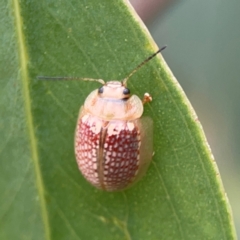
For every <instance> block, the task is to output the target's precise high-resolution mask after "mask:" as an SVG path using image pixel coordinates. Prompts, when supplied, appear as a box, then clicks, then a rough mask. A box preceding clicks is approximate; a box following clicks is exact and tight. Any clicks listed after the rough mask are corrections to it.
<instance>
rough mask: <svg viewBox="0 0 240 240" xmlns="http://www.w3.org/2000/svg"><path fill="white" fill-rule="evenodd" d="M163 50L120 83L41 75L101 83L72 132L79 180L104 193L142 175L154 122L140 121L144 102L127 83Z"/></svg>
mask: <svg viewBox="0 0 240 240" xmlns="http://www.w3.org/2000/svg"><path fill="white" fill-rule="evenodd" d="M165 48H166V47H162V48H161V49H159V50H158V51H157V52H156V53H154V54H153V55H151V56H150V57H148V58H147V59H146V60H144V61H143V62H142V63H141V64H139V65H138V66H137V67H136V68H135V69H134V70H133V71H132V72H131V73H130V74H129V75H128V76H127V77H126V78H125V79H123V80H122V81H115V80H114V81H109V82H105V81H104V80H102V79H92V78H78V77H45V76H40V77H38V78H39V79H49V80H84V81H96V82H99V83H101V84H102V86H101V87H100V88H99V89H96V90H94V91H93V92H91V93H90V94H89V95H88V97H87V98H86V100H85V102H84V105H83V106H82V107H81V108H80V112H79V117H78V121H77V126H76V131H75V155H76V160H77V163H78V167H79V169H80V171H81V172H82V174H83V176H84V177H85V178H86V180H87V181H89V182H90V183H91V184H92V185H94V186H95V187H97V188H100V189H103V190H106V191H117V190H122V189H125V188H128V187H129V186H131V185H132V184H133V183H135V182H136V181H137V180H139V179H140V178H141V177H142V176H143V175H144V173H145V172H146V170H147V168H148V165H149V163H150V161H151V159H152V154H153V146H152V145H153V143H152V141H153V140H152V131H153V129H152V120H151V119H150V118H149V117H142V114H143V104H144V103H146V102H149V101H151V100H152V98H151V96H150V95H149V94H148V93H145V94H144V97H143V100H140V98H139V97H138V96H136V95H130V90H129V89H128V88H127V81H128V79H129V78H130V77H131V76H132V75H133V74H134V73H135V72H136V71H137V70H138V69H139V68H141V67H142V66H143V65H144V64H145V63H147V62H148V61H149V60H151V59H152V58H153V57H155V56H156V55H157V54H158V53H160V52H161V51H162V50H163V49H165Z"/></svg>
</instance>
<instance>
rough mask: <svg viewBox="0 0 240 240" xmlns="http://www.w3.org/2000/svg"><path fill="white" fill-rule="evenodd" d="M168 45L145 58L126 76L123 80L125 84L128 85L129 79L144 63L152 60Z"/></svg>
mask: <svg viewBox="0 0 240 240" xmlns="http://www.w3.org/2000/svg"><path fill="white" fill-rule="evenodd" d="M166 47H167V46H163V47H162V48H160V49H159V50H158V51H157V52H155V53H154V54H153V55H151V56H150V57H148V58H147V59H145V60H144V61H143V62H142V63H140V64H139V65H138V66H137V67H136V68H135V69H134V70H133V71H132V72H131V73H130V74H129V75H128V76H127V77H126V78H124V80H123V85H125V86H126V84H127V81H128V79H129V78H130V77H131V76H132V75H133V74H134V73H135V72H136V71H137V70H138V69H139V68H141V67H142V66H143V65H144V64H146V63H147V62H148V61H150V60H151V59H152V58H154V57H155V56H156V55H157V54H158V53H160V52H161V51H162V50H164V49H165V48H166Z"/></svg>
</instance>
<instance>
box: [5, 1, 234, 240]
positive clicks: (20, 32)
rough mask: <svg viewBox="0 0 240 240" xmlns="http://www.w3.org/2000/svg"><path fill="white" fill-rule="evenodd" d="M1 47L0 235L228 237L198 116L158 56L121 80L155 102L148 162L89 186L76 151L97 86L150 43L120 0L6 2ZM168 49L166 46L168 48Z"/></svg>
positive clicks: (118, 75)
mask: <svg viewBox="0 0 240 240" xmlns="http://www.w3.org/2000/svg"><path fill="white" fill-rule="evenodd" d="M0 4H1V9H3V11H2V13H3V14H2V16H1V18H2V19H1V23H2V24H1V25H0V33H1V36H2V38H1V46H0V48H1V51H0V52H1V53H0V70H1V80H0V84H1V86H0V114H1V119H0V137H1V139H2V140H1V143H0V158H1V161H0V164H1V170H0V171H1V176H0V190H1V192H2V194H1V195H2V197H1V199H0V219H1V225H0V238H1V239H71V240H73V239H114V240H115V239H116V240H117V239H120V240H122V239H128V240H129V239H138V240H139V239H184V240H186V239H217V240H219V239H228V240H229V239H234V238H235V233H234V230H233V225H232V219H231V213H230V208H229V205H228V203H227V199H226V196H225V193H224V190H223V187H222V184H221V180H220V177H219V173H218V170H217V167H216V164H215V162H214V159H213V157H212V155H211V152H210V149H209V147H208V144H207V142H206V139H205V137H204V134H203V131H202V128H201V125H200V122H199V121H198V119H197V117H196V115H195V113H194V111H193V109H192V108H191V106H190V104H189V102H188V100H187V99H186V96H185V95H184V93H183V91H182V90H181V88H180V86H179V85H178V83H177V81H176V80H175V79H174V77H173V75H172V74H171V72H170V70H169V69H168V67H167V66H166V64H165V62H164V60H163V59H162V58H161V57H160V56H159V57H157V58H155V59H153V60H152V61H151V62H149V63H147V64H146V65H145V66H144V67H142V68H141V69H140V70H139V71H138V72H137V73H136V74H134V75H133V76H132V77H131V79H130V80H129V84H128V86H129V88H130V89H131V92H132V93H134V94H137V95H138V96H143V94H144V93H145V92H149V93H150V94H151V95H152V97H153V101H152V103H150V104H147V105H146V106H145V112H144V115H146V116H149V117H151V118H152V119H153V122H154V136H153V138H154V157H153V161H152V163H151V165H150V167H149V170H148V171H147V174H146V175H145V176H144V177H143V179H142V180H141V181H140V182H139V183H137V184H136V185H135V186H133V187H132V188H130V189H128V190H126V191H123V192H117V193H108V192H102V191H100V190H97V189H95V188H94V187H92V186H90V185H89V184H88V183H87V182H86V181H85V180H84V178H83V177H82V175H81V174H80V173H79V171H78V169H77V165H76V162H75V157H74V150H73V141H74V140H73V138H74V137H73V136H74V130H75V124H76V119H77V115H78V111H79V108H80V106H81V105H82V104H83V102H84V99H85V98H86V97H87V95H88V94H89V93H90V92H91V91H92V90H94V89H96V88H98V87H99V84H98V83H94V82H82V81H55V82H54V81H39V80H37V79H36V76H39V75H48V76H78V77H91V78H102V79H104V80H113V79H117V80H121V79H123V78H124V77H126V76H127V75H128V73H129V72H131V71H132V70H133V69H134V68H135V67H136V66H137V65H138V64H139V63H140V62H141V61H142V60H144V59H145V58H146V57H148V56H149V55H151V54H152V53H153V52H155V51H156V50H157V47H156V45H155V43H154V42H153V40H152V39H151V37H150V35H149V34H148V32H147V30H146V29H145V27H144V26H143V24H142V23H141V21H140V20H139V19H138V17H137V16H136V14H135V13H134V11H133V10H132V9H131V7H130V6H129V5H128V4H127V3H126V2H123V1H120V0H118V1H111V2H110V1H106V0H102V1H94V0H88V1H83V0H82V1H76V0H70V1H36V0H32V1H26V0H24V1H21V2H18V1H17V0H16V1H14V0H13V1H12V2H7V1H3V2H2V3H0ZM166 51H167V50H166Z"/></svg>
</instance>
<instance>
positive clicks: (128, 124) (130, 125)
mask: <svg viewBox="0 0 240 240" xmlns="http://www.w3.org/2000/svg"><path fill="white" fill-rule="evenodd" d="M127 127H128V130H129V131H132V130H133V129H134V124H133V123H132V122H127Z"/></svg>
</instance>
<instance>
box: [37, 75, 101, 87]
mask: <svg viewBox="0 0 240 240" xmlns="http://www.w3.org/2000/svg"><path fill="white" fill-rule="evenodd" d="M37 79H39V80H50V81H51V80H82V81H92V82H99V83H101V84H102V85H104V84H105V82H104V80H102V79H95V78H79V77H49V76H37Z"/></svg>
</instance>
